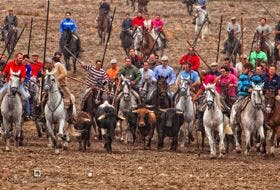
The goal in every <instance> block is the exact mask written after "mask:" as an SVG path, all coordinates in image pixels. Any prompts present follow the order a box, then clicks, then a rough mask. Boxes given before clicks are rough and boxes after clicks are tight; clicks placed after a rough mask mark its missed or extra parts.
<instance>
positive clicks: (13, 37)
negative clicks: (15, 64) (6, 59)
mask: <svg viewBox="0 0 280 190" xmlns="http://www.w3.org/2000/svg"><path fill="white" fill-rule="evenodd" d="M1 30H2V31H3V34H4V41H5V46H6V47H7V50H8V54H9V55H10V54H11V53H12V50H13V49H14V47H15V46H16V41H17V38H18V30H17V28H16V27H15V26H14V25H10V24H8V25H6V26H5V27H3V28H1Z"/></svg>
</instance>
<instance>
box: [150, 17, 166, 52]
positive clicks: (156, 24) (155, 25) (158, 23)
mask: <svg viewBox="0 0 280 190" xmlns="http://www.w3.org/2000/svg"><path fill="white" fill-rule="evenodd" d="M163 26H164V20H163V19H161V18H160V15H159V14H156V17H155V18H154V19H153V20H152V22H151V28H150V31H152V30H155V31H156V32H158V35H159V37H160V38H161V39H162V40H163V43H164V48H166V47H167V42H168V40H167V39H166V35H165V33H164V31H163Z"/></svg>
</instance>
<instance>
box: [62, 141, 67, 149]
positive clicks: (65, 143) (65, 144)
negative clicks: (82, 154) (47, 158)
mask: <svg viewBox="0 0 280 190" xmlns="http://www.w3.org/2000/svg"><path fill="white" fill-rule="evenodd" d="M63 150H68V143H67V142H64V143H63Z"/></svg>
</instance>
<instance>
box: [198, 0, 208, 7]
mask: <svg viewBox="0 0 280 190" xmlns="http://www.w3.org/2000/svg"><path fill="white" fill-rule="evenodd" d="M197 4H198V5H201V6H203V5H206V4H207V0H197Z"/></svg>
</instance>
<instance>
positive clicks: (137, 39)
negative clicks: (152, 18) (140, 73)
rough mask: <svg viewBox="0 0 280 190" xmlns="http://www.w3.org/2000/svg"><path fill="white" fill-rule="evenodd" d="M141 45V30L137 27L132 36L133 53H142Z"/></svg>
mask: <svg viewBox="0 0 280 190" xmlns="http://www.w3.org/2000/svg"><path fill="white" fill-rule="evenodd" d="M142 43H143V29H142V27H141V26H138V27H137V28H136V30H135V32H134V35H133V47H134V49H135V53H136V54H139V52H141V51H142Z"/></svg>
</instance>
